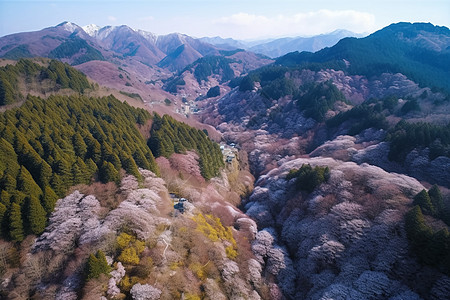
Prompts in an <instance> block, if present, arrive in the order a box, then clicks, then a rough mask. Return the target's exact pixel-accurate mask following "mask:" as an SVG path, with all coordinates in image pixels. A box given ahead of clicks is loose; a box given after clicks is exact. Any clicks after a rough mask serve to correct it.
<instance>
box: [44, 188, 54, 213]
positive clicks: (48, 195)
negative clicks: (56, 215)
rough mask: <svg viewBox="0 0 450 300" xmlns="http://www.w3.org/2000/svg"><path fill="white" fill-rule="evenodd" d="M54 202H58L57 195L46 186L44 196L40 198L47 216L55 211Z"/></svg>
mask: <svg viewBox="0 0 450 300" xmlns="http://www.w3.org/2000/svg"><path fill="white" fill-rule="evenodd" d="M56 201H58V195H56V193H55V192H54V191H53V190H52V188H51V187H50V186H46V187H45V189H44V195H43V196H42V204H43V206H44V209H45V211H46V212H47V214H48V215H50V213H51V212H52V211H53V210H54V209H55V204H56Z"/></svg>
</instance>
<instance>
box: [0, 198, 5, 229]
mask: <svg viewBox="0 0 450 300" xmlns="http://www.w3.org/2000/svg"><path fill="white" fill-rule="evenodd" d="M5 214H6V206H5V205H3V203H1V202H0V234H3V231H4V228H3V226H4V225H3V224H4V219H5Z"/></svg>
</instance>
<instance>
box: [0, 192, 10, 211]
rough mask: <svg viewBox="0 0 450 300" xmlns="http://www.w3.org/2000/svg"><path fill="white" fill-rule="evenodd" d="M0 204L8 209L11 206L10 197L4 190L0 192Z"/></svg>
mask: <svg viewBox="0 0 450 300" xmlns="http://www.w3.org/2000/svg"><path fill="white" fill-rule="evenodd" d="M0 203H2V204H3V205H4V206H5V207H9V205H10V204H11V195H10V194H9V193H8V192H7V191H5V190H2V191H1V192H0Z"/></svg>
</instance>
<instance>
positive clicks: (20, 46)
mask: <svg viewBox="0 0 450 300" xmlns="http://www.w3.org/2000/svg"><path fill="white" fill-rule="evenodd" d="M36 56H40V57H50V58H58V59H61V60H63V61H66V62H69V63H71V64H79V63H82V62H85V61H89V60H93V59H98V60H103V59H104V57H103V51H101V49H100V48H99V47H98V46H97V45H95V42H94V41H92V39H91V38H90V36H89V35H87V34H86V33H85V32H84V31H83V29H82V28H81V27H79V26H78V25H76V24H73V23H70V22H64V23H61V24H59V25H57V26H55V27H49V28H45V29H43V30H40V31H36V32H25V33H18V34H13V35H9V36H5V37H2V38H0V57H4V58H9V59H18V58H22V57H36Z"/></svg>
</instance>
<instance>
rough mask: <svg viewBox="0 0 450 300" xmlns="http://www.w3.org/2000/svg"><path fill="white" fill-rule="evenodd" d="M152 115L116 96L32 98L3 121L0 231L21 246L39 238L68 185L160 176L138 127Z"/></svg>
mask: <svg viewBox="0 0 450 300" xmlns="http://www.w3.org/2000/svg"><path fill="white" fill-rule="evenodd" d="M149 119H150V114H149V113H148V112H147V111H145V110H143V109H136V108H133V107H131V106H129V105H128V104H127V103H122V102H120V101H119V100H117V99H115V98H114V97H113V96H109V97H104V98H87V97H85V96H50V97H49V98H48V99H47V100H43V99H41V98H38V97H34V96H28V98H27V101H26V102H25V103H24V104H23V105H22V106H21V107H20V108H16V109H11V110H8V111H6V112H4V113H1V114H0V157H1V160H0V225H1V227H0V231H1V233H2V235H3V236H4V237H7V238H10V239H11V240H13V241H21V240H23V238H24V237H25V236H26V235H27V234H30V233H33V234H40V233H42V231H43V230H44V228H45V225H46V221H47V216H48V215H49V214H50V213H51V212H52V211H53V209H54V206H55V202H56V200H57V199H58V198H59V197H62V196H64V195H65V193H66V191H67V189H68V188H69V187H70V186H73V185H76V184H89V183H90V182H91V181H92V180H100V181H102V182H109V181H118V180H119V172H120V170H121V169H124V170H125V171H126V172H127V173H129V174H132V175H134V176H136V177H137V178H140V173H139V171H138V167H142V168H145V169H149V170H152V171H153V172H155V173H158V168H157V165H156V163H155V160H154V157H153V155H152V153H151V151H150V149H149V148H148V147H147V145H146V141H145V139H144V138H143V136H142V135H141V134H140V133H139V131H138V129H137V126H136V124H144V123H145V122H146V121H147V120H149Z"/></svg>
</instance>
